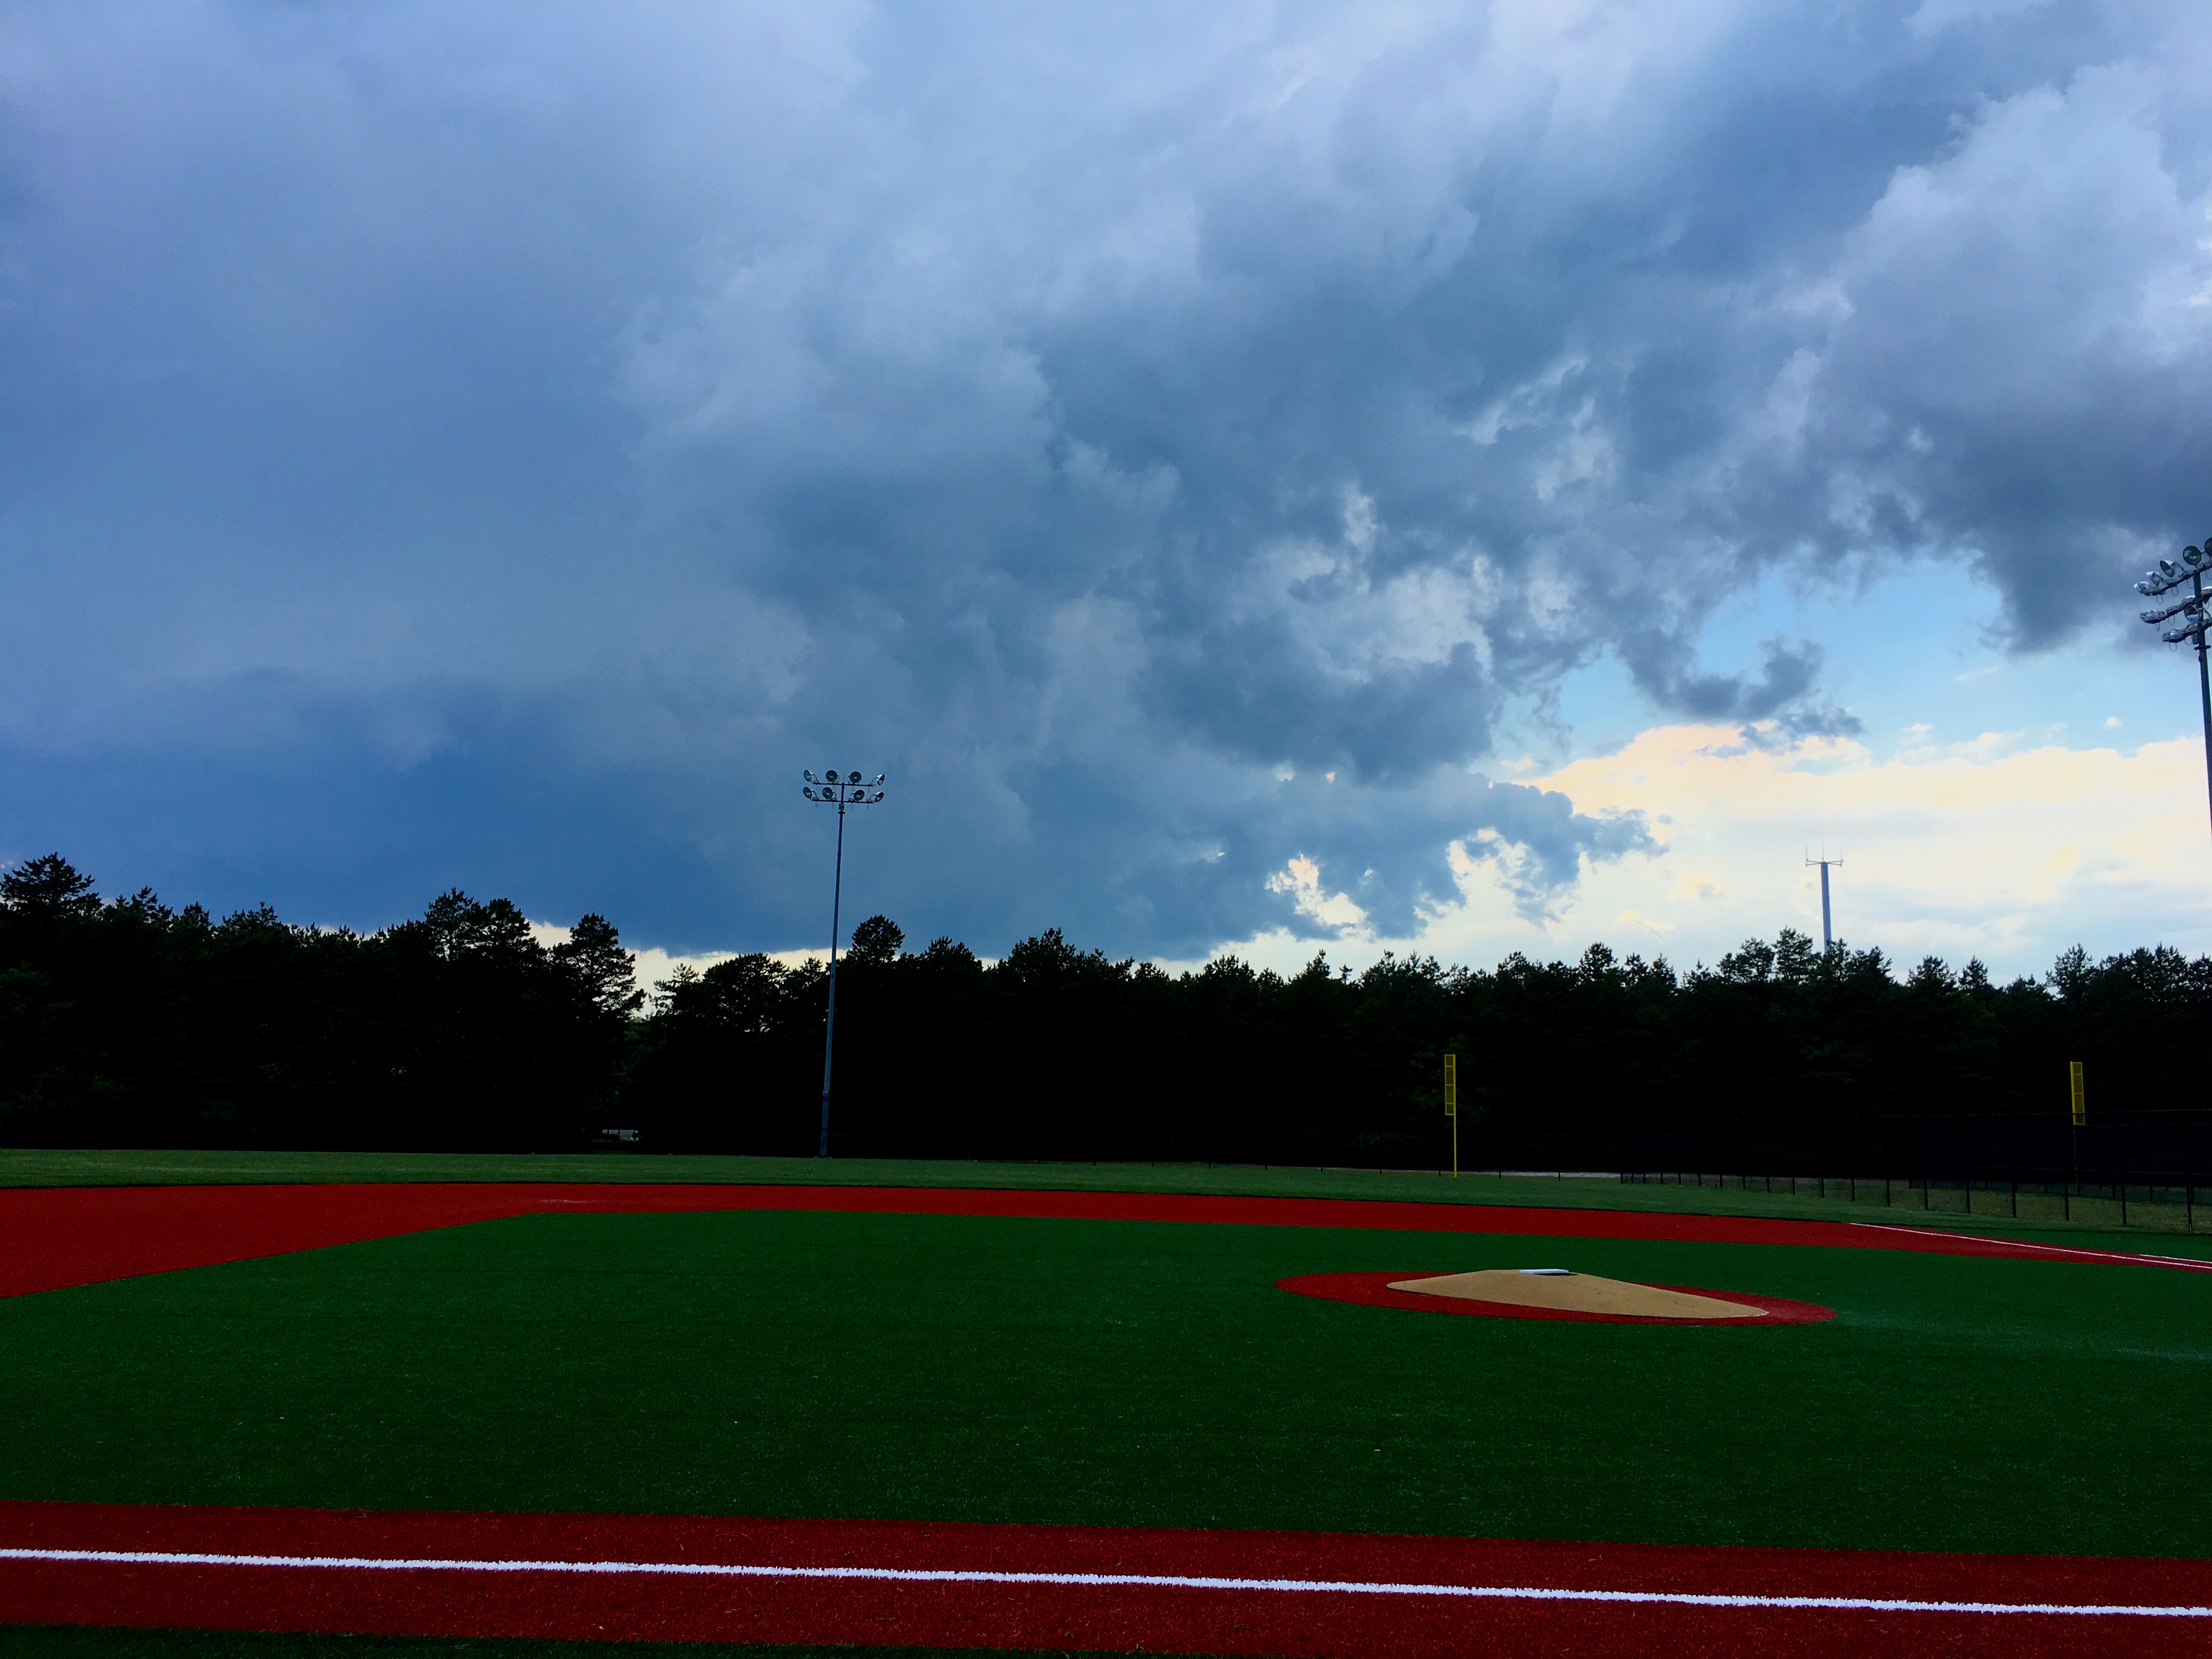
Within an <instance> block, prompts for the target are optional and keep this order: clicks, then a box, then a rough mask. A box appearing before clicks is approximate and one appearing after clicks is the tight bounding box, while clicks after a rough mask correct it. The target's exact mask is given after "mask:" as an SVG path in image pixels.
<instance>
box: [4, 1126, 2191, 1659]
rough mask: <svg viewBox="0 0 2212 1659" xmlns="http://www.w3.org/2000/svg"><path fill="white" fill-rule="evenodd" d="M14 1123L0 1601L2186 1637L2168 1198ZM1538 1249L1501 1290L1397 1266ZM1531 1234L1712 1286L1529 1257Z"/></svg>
mask: <svg viewBox="0 0 2212 1659" xmlns="http://www.w3.org/2000/svg"><path fill="white" fill-rule="evenodd" d="M8 1156H16V1155H8ZM21 1158H23V1159H26V1160H31V1161H27V1162H21V1163H19V1164H18V1165H17V1166H16V1167H15V1168H14V1169H13V1170H9V1169H8V1168H6V1167H4V1166H0V1177H5V1178H7V1179H9V1180H11V1181H13V1182H16V1183H18V1184H14V1185H11V1186H9V1187H8V1188H5V1189H4V1190H0V1403H4V1408H5V1413H6V1417H5V1423H6V1432H5V1433H4V1435H0V1646H4V1647H5V1648H6V1650H7V1651H9V1652H10V1653H11V1654H12V1653H17V1652H21V1653H24V1654H27V1655H37V1656H49V1655H51V1656H62V1655H69V1656H80V1655H82V1656H90V1655H95V1654H97V1655H106V1654H151V1653H156V1652H159V1653H172V1652H173V1653H179V1654H193V1655H200V1654H206V1655H215V1654H231V1653H239V1654H252V1655H265V1656H270V1659H276V1656H291V1655H304V1654H314V1655H321V1654H325V1653H330V1652H344V1653H349V1654H362V1653H374V1654H378V1655H383V1654H392V1655H399V1654H407V1655H415V1654H428V1653H438V1654H445V1653H453V1652H467V1653H471V1654H486V1655H489V1654H499V1655H514V1656H521V1655H526V1654H527V1655H532V1656H537V1655H543V1654H548V1653H554V1652H560V1653H570V1652H575V1653H584V1652H605V1651H607V1650H608V1647H607V1644H633V1643H634V1644H653V1643H680V1644H726V1649H725V1650H743V1651H746V1652H757V1653H762V1654H767V1653H779V1654H794V1653H804V1652H811V1651H814V1650H826V1649H832V1648H836V1649H850V1648H852V1647H855V1646H858V1647H874V1648H882V1649H904V1650H909V1651H914V1650H931V1651H934V1650H962V1651H975V1650H999V1651H1021V1652H1113V1653H1128V1652H1139V1651H1142V1652H1150V1653H1160V1652H1179V1653H1186V1654H1220V1655H1229V1654H1253V1655H1281V1656H1294V1655H1297V1656H1303V1655H1315V1656H1324V1655H1348V1654H1374V1655H1385V1654H1388V1655H1425V1654H1436V1655H1444V1654H1469V1653H1498V1654H1509V1653H1510V1654H1532V1653H1547V1652H1559V1653H1593V1652H1602V1653H1613V1652H1618V1653H1641V1652H1699V1651H1709V1652H1715V1653H1723V1652H1746V1651H1753V1650H1758V1651H1783V1652H1788V1653H1791V1654H1805V1655H1814V1654H1826V1653H1845V1652H1862V1651H1871V1650H1877V1649H1879V1650H1885V1651H1909V1652H1916V1653H1951V1652H1955V1653H1999V1652H2002V1653H2006V1654H2014V1655H2016V1654H2023V1653H2027V1654H2033V1653H2045V1652H2047V1653H2059V1652H2065V1653H2081V1652H2086V1651H2110V1652H2149V1651H2154V1650H2155V1651H2160V1652H2186V1651H2207V1652H2212V1561H2208V1559H2207V1558H2208V1555H2212V1480H2208V1476H2212V1443H2209V1442H2208V1435H2207V1407H2208V1406H2212V1272H2208V1271H2207V1269H2208V1268H2212V1259H2208V1258H2212V1249H2208V1248H2207V1244H2206V1242H2205V1241H2203V1240H2202V1239H2199V1238H2194V1237H2146V1236H2144V1235H2142V1234H2141V1233H2135V1234H2128V1235H2120V1234H2114V1233H2106V1232H2099V1231H2093V1230H2092V1229H2088V1228H2073V1229H2068V1228H2062V1227H2056V1226H2049V1225H2038V1226H2030V1225H2000V1224H1998V1223H1996V1222H1994V1221H1986V1220H1985V1221H1983V1222H1980V1223H1978V1224H1977V1225H1976V1226H1975V1229H1974V1230H1973V1231H1961V1230H1959V1229H1956V1228H1951V1229H1946V1228H1942V1227H1938V1226H1934V1225H1929V1224H1928V1223H1927V1222H1926V1221H1925V1220H1924V1219H1923V1218H1922V1217H1920V1216H1918V1215H1917V1214H1911V1213H1907V1212H1898V1213H1897V1214H1896V1215H1895V1216H1893V1217H1892V1218H1889V1219H1887V1220H1886V1221H1870V1220H1869V1219H1866V1218H1865V1217H1866V1212H1864V1211H1863V1210H1860V1211H1857V1212H1853V1215H1852V1218H1844V1212H1843V1211H1842V1209H1841V1207H1840V1206H1838V1208H1837V1209H1836V1210H1835V1211H1833V1212H1820V1211H1819V1210H1818V1209H1817V1206H1803V1205H1799V1206H1794V1207H1793V1206H1790V1205H1789V1204H1771V1205H1765V1206H1761V1205H1760V1204H1759V1203H1757V1202H1756V1201H1754V1196H1753V1195H1741V1196H1740V1195H1738V1194H1728V1195H1727V1198H1728V1200H1729V1203H1728V1204H1727V1205H1726V1206H1719V1207H1724V1208H1725V1209H1727V1210H1728V1212H1727V1213H1711V1211H1712V1210H1713V1209H1715V1208H1716V1207H1717V1206H1716V1204H1715V1199H1716V1195H1715V1194H1705V1193H1700V1192H1699V1191H1696V1190H1690V1191H1683V1190H1681V1189H1672V1191H1671V1192H1670V1191H1669V1190H1668V1189H1651V1188H1643V1189H1636V1190H1635V1191H1633V1192H1632V1191H1631V1189H1625V1188H1617V1187H1614V1186H1612V1185H1609V1184H1607V1183H1600V1182H1589V1183H1567V1182H1559V1183H1553V1182H1526V1183H1516V1182H1512V1181H1510V1180H1507V1181H1497V1180H1494V1179H1486V1180H1484V1181H1482V1182H1468V1183H1463V1184H1462V1185H1461V1186H1459V1187H1456V1188H1450V1189H1449V1190H1447V1189H1446V1188H1445V1187H1444V1186H1443V1184H1442V1183H1439V1182H1436V1181H1434V1180H1429V1181H1427V1182H1425V1184H1419V1183H1414V1182H1409V1181H1407V1179H1405V1178H1395V1177H1385V1176H1374V1177H1371V1178H1370V1177H1364V1176H1363V1177H1352V1176H1329V1177H1328V1178H1326V1179H1323V1178H1322V1177H1320V1176H1300V1175H1298V1174H1297V1173H1295V1172H1280V1171H1278V1172H1269V1173H1268V1174H1267V1175H1265V1176H1261V1174H1259V1173H1257V1172H1237V1171H1227V1170H1225V1171H1212V1172H1204V1173H1203V1174H1200V1173H1195V1172H1190V1171H1178V1172H1146V1171H1143V1170H1125V1171H1108V1172H1101V1171H1097V1170H1054V1169H1053V1168H1050V1167H1047V1166H1036V1167H1030V1168H1028V1169H1026V1170H1015V1171H1006V1170H976V1169H975V1168H973V1167H972V1166H971V1167H969V1168H967V1169H964V1170H963V1169H961V1168H931V1167H928V1166H908V1167H907V1168H905V1169H904V1170H895V1171H893V1170H883V1169H872V1170H836V1171H833V1172H832V1173H833V1174H835V1175H842V1176H845V1177H847V1179H848V1181H849V1182H850V1184H822V1183H821V1182H820V1176H821V1173H822V1172H821V1170H819V1169H818V1168H801V1167H799V1166H778V1165H775V1164H771V1163H770V1162H769V1161H765V1160H762V1161H754V1162H752V1163H750V1164H747V1165H746V1166H745V1167H744V1168H743V1169H739V1170H732V1169H729V1168H726V1167H714V1168H708V1167H706V1165H705V1164H703V1163H702V1165H701V1166H700V1168H699V1169H697V1170H694V1171H692V1172H693V1173H696V1174H697V1175H699V1176H702V1178H700V1179H694V1180H688V1181H687V1180H683V1179H673V1180H671V1179H656V1180H653V1181H640V1180H635V1179H615V1180H610V1179H606V1178H605V1176H607V1175H608V1174H610V1173H613V1174H621V1173H623V1170H624V1169H628V1170H636V1169H639V1168H641V1167H642V1166H644V1165H645V1164H647V1160H627V1161H623V1160H612V1159H603V1160H599V1161H598V1162H597V1164H596V1166H595V1168H594V1169H593V1170H592V1171H591V1172H590V1173H591V1174H592V1176H593V1177H594V1178H592V1179H589V1180H582V1179H572V1178H571V1179H546V1178H544V1176H545V1175H546V1174H547V1173H548V1166H547V1165H546V1164H544V1162H543V1161H541V1162H540V1163H538V1164H525V1163H523V1162H522V1161H516V1162H515V1163H514V1164H513V1165H511V1166H497V1165H493V1164H487V1163H486V1162H485V1161H483V1160H477V1161H474V1162H470V1163H465V1164H464V1163H461V1162H456V1163H453V1164H448V1165H444V1166H440V1165H436V1164H423V1163H422V1162H421V1161H418V1162H417V1164H414V1165H410V1166H409V1167H408V1168H407V1169H406V1170H404V1171H402V1172H401V1173H404V1175H405V1176H407V1178H404V1179H399V1180H386V1179H373V1178H360V1177H363V1176H380V1175H388V1174H392V1173H394V1171H392V1170H389V1169H384V1168H380V1167H379V1166H377V1165H375V1164H374V1163H373V1161H368V1162H357V1163H354V1164H349V1163H347V1162H346V1161H344V1160H339V1159H330V1160H324V1161H322V1162H321V1163H320V1164H314V1165H313V1166H312V1167H309V1166H307V1165H300V1164H290V1165H279V1164H269V1165H266V1166H264V1167H261V1168H258V1169H255V1170H241V1169H240V1168H236V1167H217V1168H202V1169H192V1170H179V1169H175V1168H171V1167H166V1166H163V1165H161V1164H159V1163H158V1162H157V1161H148V1162H145V1163H142V1164H140V1165H138V1166H136V1167H130V1166H126V1165H125V1164H119V1163H117V1162H116V1161H114V1160H112V1159H111V1160H109V1161H107V1162H106V1163H105V1164H102V1163H99V1162H97V1161H95V1162H94V1163H91V1164H87V1165H86V1166H85V1167H83V1168H81V1169H70V1170H62V1169H59V1168H58V1166H56V1165H55V1164H52V1162H51V1161H48V1162H47V1163H45V1164H40V1163H37V1162H36V1161H35V1160H34V1159H33V1155H21ZM728 1162H729V1161H724V1164H727V1163H728ZM652 1164H653V1170H654V1172H655V1174H656V1175H660V1176H666V1175H668V1174H671V1173H673V1174H675V1175H677V1176H682V1175H683V1174H684V1173H685V1172H686V1171H685V1170H684V1168H683V1167H681V1161H679V1160H653V1161H652ZM618 1165H620V1166H623V1167H621V1168H618V1167H617V1166H618ZM441 1170H443V1172H445V1173H449V1174H456V1175H461V1176H466V1177H468V1178H465V1179H449V1180H438V1179H424V1178H422V1177H423V1176H424V1175H425V1174H426V1173H428V1175H431V1176H435V1175H437V1174H439V1173H440V1172H441ZM502 1172H504V1173H506V1174H507V1175H509V1176H530V1177H532V1178H527V1179H522V1178H508V1179H500V1178H496V1177H497V1176H499V1175H500V1174H501V1173H502ZM552 1173H555V1174H556V1175H557V1174H568V1175H574V1173H576V1172H575V1171H573V1170H568V1171H562V1170H555V1171H552ZM487 1175H489V1176H493V1177H494V1178H489V1179H488V1178H485V1177H486V1176H487ZM208 1176H214V1177H215V1178H214V1179H208V1178H206V1177H208ZM346 1176H355V1177H356V1178H353V1179H347V1178H345V1177H346ZM734 1176H746V1177H749V1178H744V1179H738V1178H733V1177H734ZM272 1177H280V1178H272ZM860 1177H866V1179H862V1178H860ZM887 1177H888V1178H887ZM1146 1185H1150V1186H1152V1187H1154V1188H1161V1187H1173V1188H1180V1190H1170V1191H1159V1190H1155V1191H1145V1190H1140V1188H1143V1187H1144V1186H1146ZM1424 1200H1425V1201H1424ZM1630 1205H1633V1206H1634V1207H1627V1206H1630ZM1762 1207H1764V1208H1765V1209H1767V1210H1769V1211H1770V1212H1771V1213H1766V1214H1761V1213H1759V1210H1760V1209H1761V1208H1762ZM1536 1268H1543V1269H1554V1270H1564V1273H1555V1274H1547V1275H1543V1276H1541V1277H1538V1278H1535V1279H1531V1280H1530V1281H1529V1282H1530V1283H1532V1284H1534V1285H1536V1286H1537V1289H1536V1290H1534V1291H1531V1292H1530V1295H1531V1296H1534V1297H1537V1299H1538V1304H1540V1305H1535V1306H1533V1307H1518V1308H1516V1307H1514V1306H1510V1305H1508V1304H1505V1303H1503V1302H1491V1301H1486V1300H1483V1299H1481V1295H1480V1294H1477V1295H1476V1297H1475V1299H1474V1300H1468V1299H1466V1297H1465V1295H1458V1296H1447V1295H1444V1294H1441V1293H1439V1294H1435V1295H1425V1294H1419V1293H1416V1292H1417V1291H1419V1288H1420V1286H1421V1285H1422V1283H1423V1281H1425V1280H1426V1279H1431V1278H1435V1279H1439V1281H1441V1280H1442V1279H1444V1278H1447V1277H1450V1276H1457V1275H1465V1274H1471V1273H1486V1274H1503V1273H1507V1272H1510V1271H1513V1270H1528V1269H1536ZM1568 1281H1575V1282H1577V1283H1578V1284H1581V1285H1596V1286H1599V1287H1600V1289H1601V1290H1602V1289H1603V1287H1604V1286H1607V1285H1624V1286H1628V1287H1638V1286H1656V1287H1668V1288H1669V1289H1670V1290H1671V1291H1674V1292H1678V1293H1686V1294H1688V1295H1692V1296H1697V1297H1706V1298H1721V1299H1722V1300H1723V1302H1727V1301H1728V1300H1729V1299H1730V1298H1734V1302H1733V1304H1731V1305H1732V1306H1733V1308H1734V1310H1735V1312H1737V1313H1738V1314H1740V1315H1741V1316H1740V1317H1730V1318H1691V1319H1680V1320H1677V1319H1672V1318H1664V1317H1641V1316H1613V1315H1610V1314H1602V1313H1590V1312H1586V1311H1572V1310H1569V1311H1565V1312H1561V1311H1558V1310H1556V1309H1555V1308H1553V1307H1552V1306H1550V1305H1548V1304H1542V1298H1543V1297H1551V1296H1553V1291H1551V1290H1549V1289H1547V1288H1545V1287H1546V1286H1548V1285H1553V1284H1555V1283H1565V1282H1568ZM1469 1282H1470V1283H1472V1284H1474V1285H1475V1286H1476V1291H1477V1292H1480V1291H1481V1285H1483V1284H1485V1283H1488V1282H1490V1281H1486V1280H1477V1281H1469ZM1498 1282H1500V1283H1504V1282H1507V1281H1505V1280H1503V1279H1500V1280H1498ZM1511 1282H1513V1283H1516V1284H1517V1283H1519V1282H1520V1281H1518V1280H1516V1281H1511ZM1406 1285H1412V1286H1413V1287H1414V1290H1413V1291H1407V1290H1406V1289H1403V1288H1393V1287H1394V1286H1396V1287H1402V1286H1406ZM1463 1290H1464V1287H1463V1286H1462V1291H1463ZM1621 1293H1622V1294H1626V1292H1621ZM1498 1294H1501V1295H1502V1294H1504V1292H1498ZM1607 1294H1612V1292H1607ZM1570 1299H1571V1298H1570ZM1576 1305H1577V1306H1580V1305H1583V1304H1576ZM1588 1305H1590V1306H1601V1305H1602V1306H1608V1307H1609V1306H1613V1305H1614V1304H1613V1303H1609V1302H1604V1301H1603V1300H1602V1297H1601V1300H1600V1302H1597V1303H1591V1304H1588ZM1620 1305H1623V1306H1626V1305H1642V1304H1626V1303H1624V1304H1620ZM1651 1305H1653V1306H1662V1305H1665V1304H1662V1303H1657V1302H1655V1303H1653V1304H1651ZM1701 1305H1705V1304H1701ZM1680 1306H1682V1307H1684V1308H1688V1309H1691V1310H1692V1311H1696V1309H1694V1308H1692V1304H1690V1303H1689V1302H1687V1301H1684V1302H1682V1303H1681V1304H1680ZM1784 1310H1794V1311H1790V1312H1789V1313H1788V1316H1786V1317H1785V1316H1781V1315H1782V1313H1783V1312H1784ZM685 1651H687V1652H697V1651H700V1649H699V1648H698V1647H697V1646H696V1645H692V1646H689V1647H687V1648H686V1649H685Z"/></svg>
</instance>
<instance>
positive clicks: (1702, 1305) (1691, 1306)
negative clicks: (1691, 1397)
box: [1275, 1267, 1836, 1329]
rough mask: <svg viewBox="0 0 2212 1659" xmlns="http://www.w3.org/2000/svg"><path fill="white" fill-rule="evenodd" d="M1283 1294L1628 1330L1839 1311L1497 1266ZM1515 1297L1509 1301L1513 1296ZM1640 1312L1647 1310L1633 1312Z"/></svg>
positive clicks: (1801, 1321) (1773, 1321)
mask: <svg viewBox="0 0 2212 1659" xmlns="http://www.w3.org/2000/svg"><path fill="white" fill-rule="evenodd" d="M1275 1288H1276V1289H1277V1290H1279V1291H1290V1292H1291V1294H1292V1295H1293V1296H1310V1297H1316V1298H1318V1299H1319V1300H1321V1301H1323V1302H1350V1303H1353V1304H1357V1305H1358V1306H1360V1307H1363V1308H1399V1309H1402V1310H1407V1311H1408V1312H1413V1313H1440V1314H1465V1315H1471V1316H1474V1317H1475V1318H1478V1319H1569V1320H1583V1321H1603V1322H1610V1323H1615V1324H1621V1325H1732V1326H1735V1327H1736V1328H1738V1329H1758V1328H1764V1327H1765V1326H1769V1325H1810V1324H1816V1323H1818V1322H1820V1321H1822V1320H1827V1319H1833V1318H1834V1317H1835V1316H1836V1310H1834V1309H1833V1308H1824V1307H1821V1306H1820V1304H1818V1303H1814V1302H1792V1301H1790V1300H1788V1299H1787V1298H1786V1297H1778V1296H1756V1295H1753V1293H1752V1292H1750V1291H1714V1290H1706V1289H1704V1288H1702V1287H1701V1286H1699V1285H1637V1284H1632V1283H1630V1282H1628V1281H1626V1280H1624V1279H1601V1278H1599V1277H1598V1276H1596V1275H1595V1274H1594V1273H1566V1272H1564V1271H1562V1270H1561V1269H1559V1268H1552V1269H1549V1270H1547V1271H1539V1272H1534V1273H1531V1272H1528V1271H1526V1270H1523V1269H1521V1268H1515V1267H1504V1268H1492V1269H1488V1270H1486V1271H1484V1272H1480V1273H1403V1272H1400V1273H1300V1274H1298V1275H1297V1276H1296V1277H1294V1278H1291V1279H1278V1280H1276V1281H1275ZM1506 1298H1510V1299H1506ZM1632 1308H1634V1309H1638V1310H1641V1311H1633V1312H1632V1311H1630V1309H1632Z"/></svg>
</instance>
